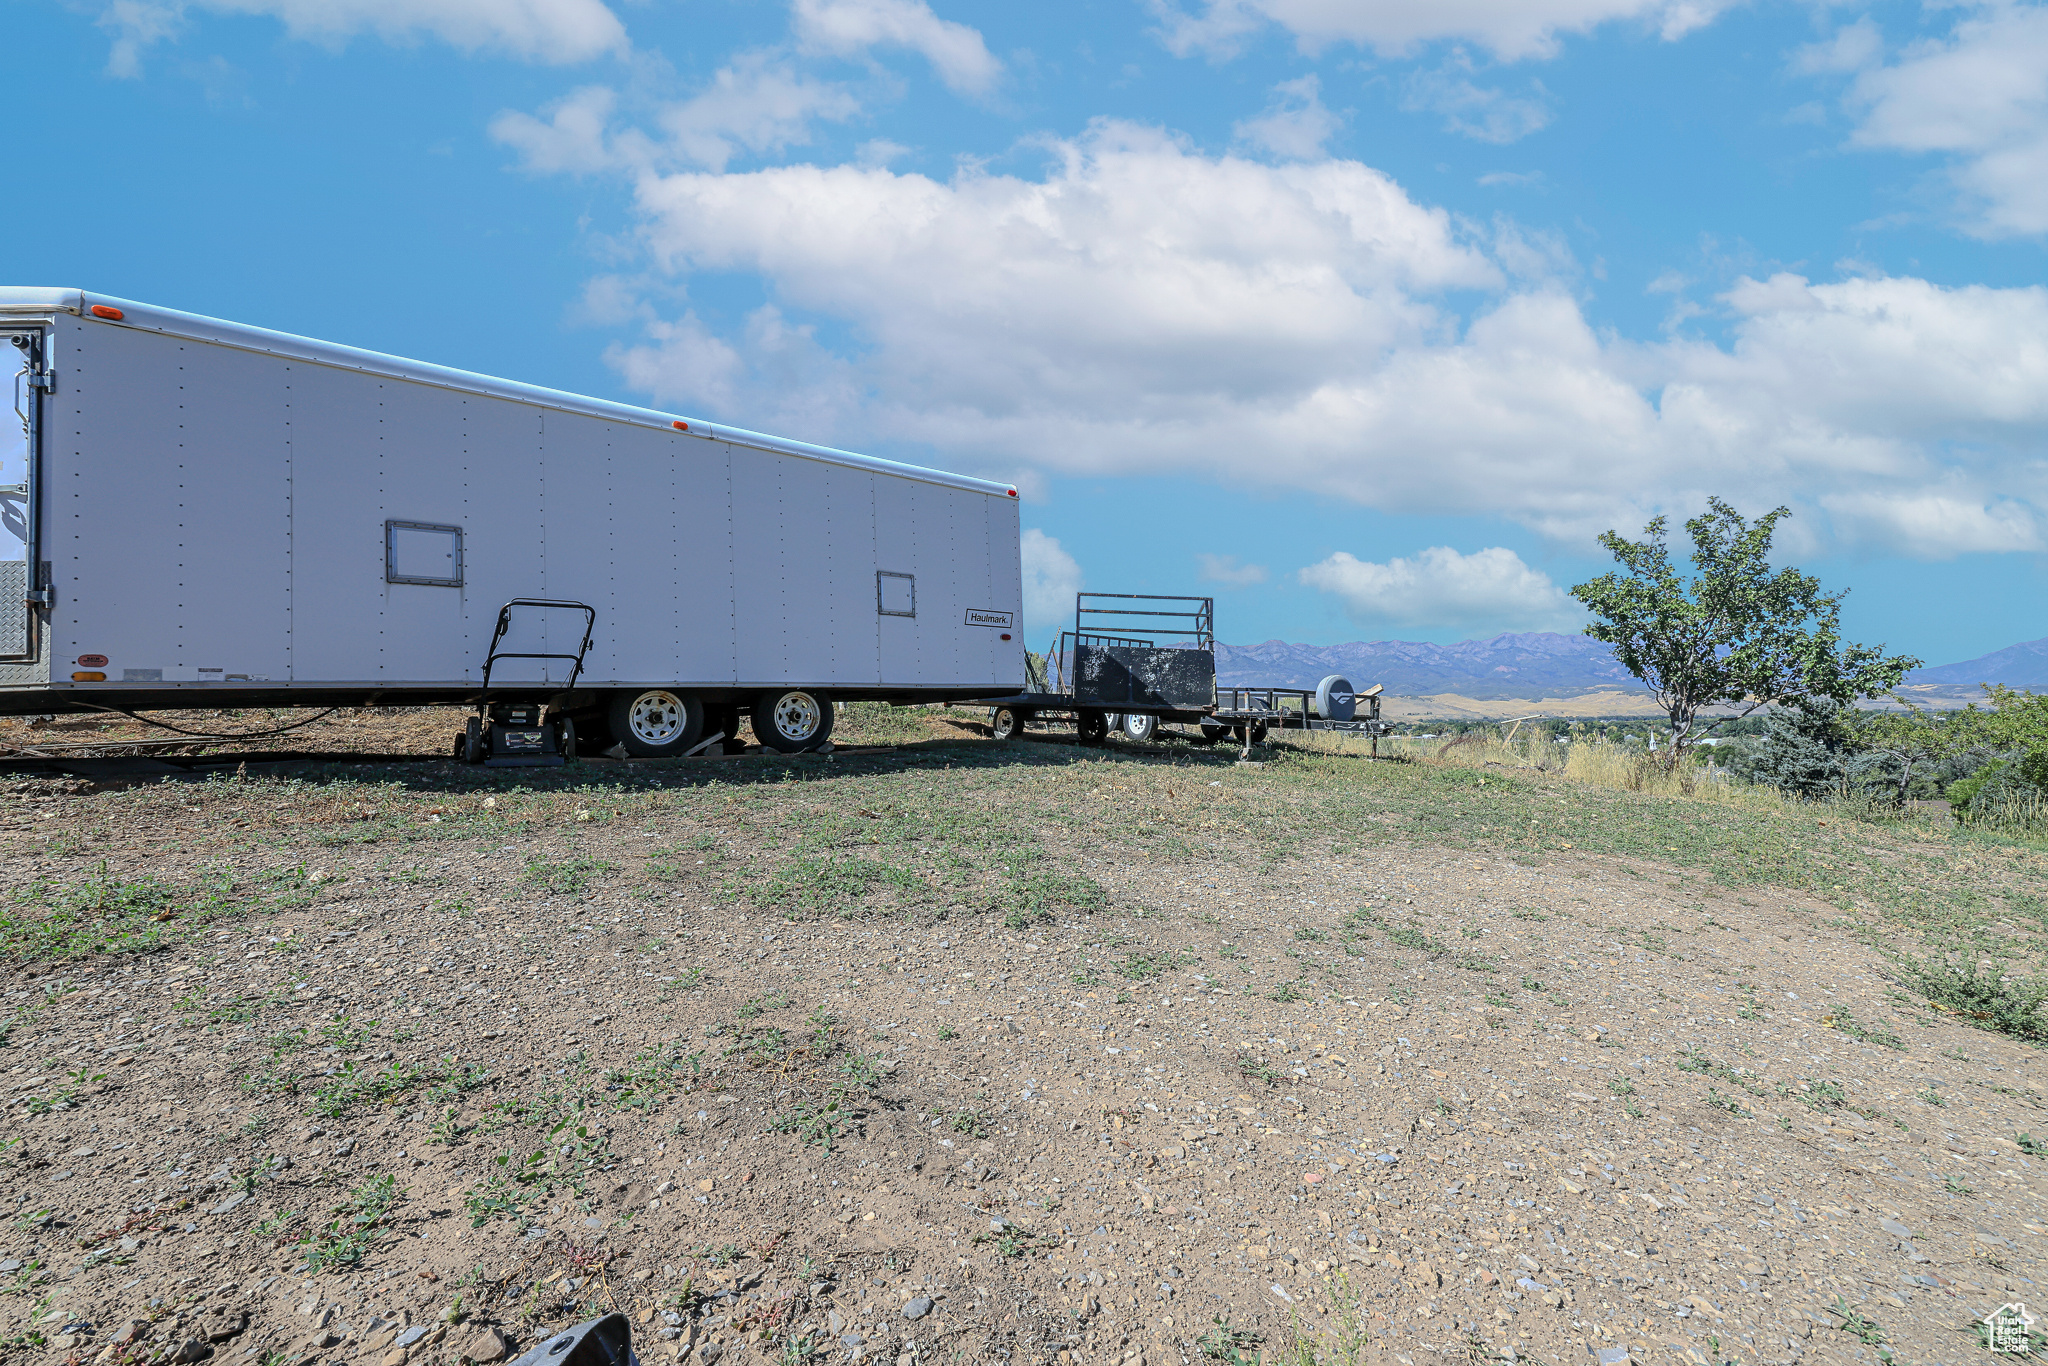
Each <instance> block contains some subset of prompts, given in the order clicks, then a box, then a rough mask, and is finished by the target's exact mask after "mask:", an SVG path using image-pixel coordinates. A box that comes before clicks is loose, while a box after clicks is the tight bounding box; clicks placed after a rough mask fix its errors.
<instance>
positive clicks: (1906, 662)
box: [1572, 498, 1920, 768]
mask: <svg viewBox="0 0 2048 1366" xmlns="http://www.w3.org/2000/svg"><path fill="white" fill-rule="evenodd" d="M1791 515H1792V514H1791V510H1790V509H1789V508H1782V507H1781V508H1778V509H1776V510H1775V511H1773V512H1769V513H1766V514H1765V515H1764V516H1762V517H1759V518H1758V519H1757V520H1756V521H1755V522H1754V523H1751V522H1749V521H1747V520H1745V519H1744V518H1743V516H1742V514H1741V513H1739V512H1737V511H1736V510H1735V509H1734V508H1732V507H1730V506H1729V505H1728V504H1727V503H1724V502H1722V501H1721V500H1720V499H1719V498H1714V499H1710V500H1709V506H1708V511H1706V512H1704V513H1702V514H1700V515H1699V516H1698V517H1695V518H1693V519H1692V520H1691V521H1689V522H1687V523H1686V524H1685V530H1686V533H1687V534H1688V535H1689V536H1690V537H1691V538H1692V562H1693V568H1694V571H1695V573H1694V575H1693V577H1692V578H1691V579H1690V580H1688V579H1687V578H1686V577H1685V576H1684V575H1683V574H1682V573H1680V572H1679V570H1678V569H1677V568H1676V567H1675V566H1674V565H1673V564H1672V561H1671V551H1670V547H1668V546H1667V545H1665V543H1664V533H1665V528H1666V523H1665V520H1664V519H1663V518H1662V517H1658V518H1655V519H1653V520H1652V521H1651V522H1650V524H1649V525H1648V526H1646V527H1644V528H1643V539H1641V540H1640V541H1631V540H1629V539H1628V538H1627V537H1625V536H1622V535H1621V534H1620V533H1618V532H1613V531H1609V532H1607V533H1606V534H1604V535H1603V536H1601V538H1600V544H1601V545H1603V546H1605V547H1606V548H1607V549H1608V550H1609V551H1610V552H1611V553H1612V554H1613V556H1614V558H1615V559H1616V561H1618V562H1619V563H1620V565H1621V571H1620V572H1609V573H1606V574H1603V575H1601V576H1600V577H1599V578H1597V579H1593V580H1590V581H1589V582H1586V583H1582V584H1580V585H1579V586H1578V587H1576V588H1574V589H1572V596H1573V597H1575V598H1577V599H1578V600H1579V601H1580V602H1582V603H1584V604H1585V605H1586V607H1587V608H1588V609H1590V610H1591V611H1592V613H1593V614H1594V616H1595V617H1596V618H1598V620H1596V621H1594V622H1593V624H1592V625H1590V626H1588V627H1586V634H1587V635H1589V636H1592V637H1593V638H1594V639H1595V640H1599V641H1604V642H1605V643H1607V644H1608V645H1610V646H1612V647H1613V648H1614V654H1615V658H1616V659H1618V660H1620V661H1621V665H1622V667H1623V668H1625V669H1627V670H1628V671H1629V672H1630V673H1632V674H1634V675H1635V676H1636V677H1637V678H1640V679H1642V680H1643V682H1645V683H1647V684H1648V685H1649V686H1650V687H1651V689H1652V690H1654V691H1655V693H1656V694H1657V702H1658V705H1660V706H1661V707H1663V709H1664V713H1665V715H1666V716H1668V717H1669V718H1670V721H1671V744H1670V747H1669V748H1668V749H1667V750H1666V751H1665V762H1666V763H1667V764H1669V765H1671V766H1672V767H1674V768H1675V767H1677V765H1678V764H1679V762H1680V761H1681V760H1682V759H1683V758H1685V756H1686V755H1687V754H1688V753H1690V751H1691V750H1692V748H1693V746H1694V745H1696V744H1697V743H1698V742H1699V740H1700V739H1701V738H1702V737H1704V736H1705V735H1707V734H1709V733H1710V732H1712V731H1713V730H1715V729H1716V728H1718V727H1719V726H1721V725H1723V724H1725V723H1726V722H1727V721H1728V720H1730V719H1731V718H1730V717H1727V716H1719V717H1702V716H1701V713H1702V712H1704V711H1705V710H1707V709H1708V708H1710V707H1717V706H1729V707H1734V708H1737V709H1738V710H1737V711H1736V712H1735V713H1734V715H1735V716H1748V715H1750V714H1751V713H1752V712H1755V711H1758V710H1760V709H1762V708H1764V707H1770V706H1778V705H1782V704H1786V703H1791V702H1796V701H1798V700H1800V699H1801V698H1827V699H1829V700H1831V701H1834V702H1838V703H1842V704H1847V703H1850V702H1853V701H1855V700H1856V699H1857V698H1859V697H1880V696H1883V695H1884V694H1885V693H1887V692H1889V691H1890V690H1891V689H1893V688H1895V687H1897V686H1898V683H1899V680H1900V679H1901V678H1903V677H1904V676H1905V673H1906V670H1908V669H1911V668H1916V667H1918V666H1919V663H1920V661H1919V660H1917V659H1914V658H1911V657H1909V656H1906V655H1894V656H1890V657H1887V656H1886V655H1885V654H1884V647H1883V646H1876V647H1872V646H1867V645H1854V644H1844V643H1843V641H1842V633H1841V612H1842V599H1843V598H1844V597H1846V596H1847V592H1846V590H1845V591H1844V592H1841V593H1835V594H1832V595H1830V594H1826V593H1823V592H1821V590H1820V580H1819V579H1816V578H1812V577H1809V576H1808V575H1805V574H1801V573H1800V572H1799V571H1798V570H1797V569H1793V568H1791V567H1789V566H1788V567H1786V568H1784V569H1779V570H1775V571H1774V570H1772V568H1771V565H1770V552H1771V536H1772V534H1773V532H1774V531H1775V530H1776V528H1777V525H1778V522H1779V521H1780V520H1782V519H1783V518H1786V517H1789V516H1791Z"/></svg>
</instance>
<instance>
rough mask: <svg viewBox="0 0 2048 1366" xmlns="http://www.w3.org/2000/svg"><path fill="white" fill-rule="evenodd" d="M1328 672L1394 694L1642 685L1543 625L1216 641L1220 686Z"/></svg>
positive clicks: (1480, 694)
mask: <svg viewBox="0 0 2048 1366" xmlns="http://www.w3.org/2000/svg"><path fill="white" fill-rule="evenodd" d="M1330 674H1342V675H1344V676H1345V677H1346V678H1348V679H1350V680H1351V681H1352V683H1353V684H1355V685H1356V686H1358V687H1361V688H1369V687H1371V686H1372V685H1373V684H1375V683H1381V684H1384V685H1385V686H1386V689H1387V691H1388V692H1390V693H1392V694H1394V695H1395V696H1398V697H1427V696H1431V695H1433V694H1436V693H1457V694H1459V695H1460V696H1463V697H1477V698H1494V697H1531V698H1535V697H1573V696H1577V695H1578V694H1580V693H1586V692H1598V691H1604V690H1609V689H1614V688H1629V689H1639V688H1641V687H1642V684H1640V683H1638V682H1636V680H1635V679H1634V678H1632V677H1631V676H1630V675H1629V672H1628V670H1626V669H1624V668H1622V667H1621V665H1619V664H1617V663H1615V662H1614V654H1613V652H1612V651H1610V650H1609V649H1608V648H1607V647H1606V646H1605V645H1602V644H1601V643H1600V642H1599V641H1597V640H1594V639H1592V638H1591V637H1589V636H1561V635H1557V634H1555V633H1554V632H1550V631H1526V632H1522V633H1520V634H1508V635H1498V636H1495V637H1493V638H1492V639H1491V640H1463V641H1459V642H1458V643H1457V644H1455V645H1431V644H1428V643H1425V642H1422V641H1412V640H1374V641H1363V640H1359V641H1352V642H1351V643H1349V644H1346V645H1290V644H1288V643H1287V642H1286V641H1282V640H1269V641H1267V642H1266V643H1265V644H1263V645H1221V644H1219V645H1218V646H1217V647H1216V681H1217V682H1218V683H1219V684H1222V685H1223V686H1225V687H1245V686H1248V685H1255V684H1267V685H1271V686H1273V687H1284V688H1313V687H1314V686H1315V685H1316V684H1317V683H1319V682H1321V681H1322V680H1323V679H1324V678H1326V677H1328V676H1329V675H1330Z"/></svg>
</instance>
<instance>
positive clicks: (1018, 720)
mask: <svg viewBox="0 0 2048 1366" xmlns="http://www.w3.org/2000/svg"><path fill="white" fill-rule="evenodd" d="M1030 719H1031V713H1030V712H1028V711H1014V710H1012V709H1011V708H1009V707H992V708H990V709H989V714H988V731H989V734H991V735H993V736H995V737H996V739H998V740H1014V739H1016V738H1017V733H1018V732H1019V731H1021V730H1023V729H1024V724H1025V722H1027V721H1029V720H1030Z"/></svg>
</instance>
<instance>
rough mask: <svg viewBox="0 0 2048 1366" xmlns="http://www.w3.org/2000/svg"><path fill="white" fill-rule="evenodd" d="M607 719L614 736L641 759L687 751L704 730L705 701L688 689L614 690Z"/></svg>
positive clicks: (667, 756) (669, 755) (665, 756)
mask: <svg viewBox="0 0 2048 1366" xmlns="http://www.w3.org/2000/svg"><path fill="white" fill-rule="evenodd" d="M605 719H606V721H607V723H608V724H609V725H610V726H611V732H612V736H613V738H614V739H616V740H617V741H618V742H619V743H620V744H621V745H624V746H625V747H626V753H628V754H630V755H632V756H634V757H635V758H638V759H666V758H670V757H671V756H674V755H677V754H683V753H686V752H687V751H688V750H689V748H690V746H692V745H694V744H696V743H697V737H698V736H700V735H702V734H703V733H704V706H703V704H702V703H701V702H699V701H698V700H697V699H696V698H694V697H692V696H690V695H689V694H688V693H679V692H671V691H669V690H668V689H667V688H649V689H647V690H646V691H644V692H621V693H614V694H612V705H611V709H610V712H609V713H608V715H607V716H606V718H605Z"/></svg>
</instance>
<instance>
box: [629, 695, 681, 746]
mask: <svg viewBox="0 0 2048 1366" xmlns="http://www.w3.org/2000/svg"><path fill="white" fill-rule="evenodd" d="M689 715H690V714H689V709H688V708H686V707H685V706H683V699H682V698H680V697H677V696H676V695H675V694H674V693H672V692H644V693H641V694H640V695H639V696H638V697H636V698H634V699H633V706H632V708H631V710H630V711H629V712H628V713H627V716H626V725H627V727H628V728H629V729H631V730H632V732H633V738H634V739H635V740H638V741H639V742H640V743H641V744H643V745H666V744H668V743H670V742H671V741H673V740H675V739H676V738H678V737H679V736H681V735H682V733H683V727H684V726H685V725H687V724H688V723H689Z"/></svg>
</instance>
